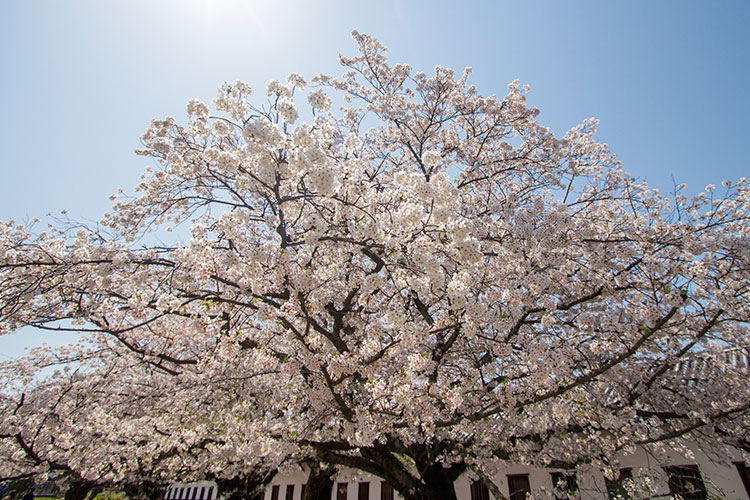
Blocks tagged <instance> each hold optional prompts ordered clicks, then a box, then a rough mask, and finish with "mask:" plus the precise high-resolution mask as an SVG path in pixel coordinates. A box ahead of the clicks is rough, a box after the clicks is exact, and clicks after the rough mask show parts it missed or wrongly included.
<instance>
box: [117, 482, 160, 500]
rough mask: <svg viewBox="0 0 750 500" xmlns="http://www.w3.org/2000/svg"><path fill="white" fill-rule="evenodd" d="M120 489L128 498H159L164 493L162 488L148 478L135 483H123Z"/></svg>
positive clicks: (158, 499) (156, 499)
mask: <svg viewBox="0 0 750 500" xmlns="http://www.w3.org/2000/svg"><path fill="white" fill-rule="evenodd" d="M122 489H123V491H124V492H125V494H126V495H127V496H128V497H129V498H146V499H148V500H160V499H161V498H162V496H163V494H164V488H163V487H162V486H161V485H159V484H157V483H155V482H153V481H149V480H143V481H140V482H137V483H125V484H123V485H122Z"/></svg>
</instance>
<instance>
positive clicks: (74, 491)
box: [64, 479, 96, 500]
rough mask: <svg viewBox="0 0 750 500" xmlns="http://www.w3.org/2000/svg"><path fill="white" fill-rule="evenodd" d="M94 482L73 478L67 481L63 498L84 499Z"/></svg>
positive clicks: (67, 499)
mask: <svg viewBox="0 0 750 500" xmlns="http://www.w3.org/2000/svg"><path fill="white" fill-rule="evenodd" d="M95 486H96V483H95V482H93V481H86V480H85V479H73V480H71V481H70V482H68V489H67V491H66V492H65V497H64V498H65V500H84V499H85V498H86V495H88V494H89V492H90V491H91V490H93V489H94V487H95Z"/></svg>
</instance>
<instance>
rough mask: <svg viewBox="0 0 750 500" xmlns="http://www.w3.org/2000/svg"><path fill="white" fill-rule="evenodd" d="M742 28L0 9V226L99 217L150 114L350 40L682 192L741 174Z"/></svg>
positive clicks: (671, 21) (300, 0)
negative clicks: (585, 135) (522, 111)
mask: <svg viewBox="0 0 750 500" xmlns="http://www.w3.org/2000/svg"><path fill="white" fill-rule="evenodd" d="M748 24H750V2H747V1H721V2H690V1H659V2H654V1H627V2H625V1H622V2H601V1H576V0H572V1H567V2H563V1H527V2H518V1H514V2H509V1H507V2H506V1H495V2H471V1H466V2H456V1H437V0H433V1H417V0H413V1H407V0H379V1H377V2H368V3H365V2H356V1H333V0H331V1H327V0H319V1H310V0H275V1H267V0H213V1H211V0H181V1H180V0H130V1H118V0H107V1H100V0H92V1H75V0H68V1H65V2H62V1H51V0H50V1H42V0H29V1H24V2H13V1H10V0H7V1H3V2H0V70H1V71H2V77H1V78H0V95H2V96H4V102H3V109H4V110H5V113H6V117H5V119H4V120H2V121H0V128H1V129H2V130H1V131H0V151H2V156H0V158H1V160H0V161H1V163H0V168H1V169H2V177H0V219H3V220H4V219H11V218H13V219H16V220H24V219H26V218H30V217H34V216H43V215H44V214H46V213H48V212H52V213H58V212H60V211H61V210H63V209H64V210H67V211H68V213H69V214H70V215H71V216H72V217H75V218H78V219H87V220H90V221H96V220H99V219H100V218H101V215H102V214H103V213H104V211H106V210H107V209H108V208H109V206H110V205H111V202H110V200H109V198H108V196H109V195H110V194H112V193H114V192H115V191H116V190H117V188H119V187H122V188H123V189H125V190H126V191H129V192H132V191H133V188H134V186H135V185H136V184H137V183H138V181H139V175H140V173H141V172H142V170H143V168H144V166H145V165H147V160H145V159H144V158H141V157H136V156H135V155H134V154H133V149H135V148H137V147H138V146H139V137H140V135H141V134H142V133H143V131H144V130H145V129H146V127H147V126H148V123H149V121H150V120H151V119H152V118H157V117H163V116H165V115H172V116H175V117H176V118H177V119H178V120H181V121H183V120H184V118H185V104H186V102H187V101H188V100H189V99H191V98H193V97H199V98H201V99H203V100H205V101H210V100H211V99H212V98H213V97H214V93H215V89H216V87H218V86H219V85H220V84H221V83H223V82H224V81H234V80H238V79H241V80H244V81H247V82H248V83H250V84H251V85H252V86H253V88H254V89H256V90H257V91H259V92H258V93H259V94H263V89H264V88H265V85H266V84H267V83H268V81H269V80H271V79H273V78H277V79H282V78H284V77H285V76H286V75H287V74H289V73H291V72H299V73H301V74H303V75H304V76H306V77H311V76H313V75H315V74H317V73H319V72H326V73H332V74H337V73H338V72H339V69H338V64H337V56H338V54H340V53H342V54H353V53H354V51H355V46H354V43H353V42H352V41H351V38H350V35H349V33H350V32H351V30H352V29H357V30H359V31H361V32H364V33H369V34H372V35H374V36H376V37H377V38H378V39H379V40H380V41H381V42H382V43H384V44H385V45H386V46H387V47H388V48H389V53H390V59H391V61H392V62H394V63H395V62H404V63H408V64H410V65H411V66H412V68H414V69H415V70H424V71H426V72H429V71H430V70H431V69H432V68H433V67H434V66H435V65H437V64H440V65H442V66H446V67H453V68H454V69H456V70H462V69H463V68H464V67H465V66H471V67H472V68H473V77H472V80H471V81H472V82H473V84H474V85H476V86H477V88H478V90H479V91H480V93H482V94H497V95H504V92H505V89H506V84H507V83H508V82H510V81H512V80H514V79H515V78H520V79H521V81H522V82H523V83H527V84H529V85H531V87H532V93H531V95H530V96H529V101H530V103H531V104H532V105H534V106H536V107H538V108H539V109H540V110H541V114H540V116H539V121H540V122H541V123H542V124H544V125H547V126H550V127H551V128H552V129H553V130H554V131H555V132H556V133H557V134H559V135H561V134H562V133H564V131H565V130H567V129H568V128H570V127H572V126H574V125H576V124H577V123H579V122H580V121H581V120H583V119H584V118H588V117H592V116H593V117H596V118H599V119H600V120H601V125H600V128H599V137H600V139H601V140H602V141H603V142H607V143H608V144H609V145H610V147H611V149H612V150H613V151H614V152H615V153H617V154H618V156H619V157H620V159H621V160H622V161H623V164H624V168H625V169H626V170H628V171H630V172H631V173H633V174H635V175H637V176H638V177H640V178H643V179H646V180H647V181H648V182H649V184H651V185H652V186H655V187H659V188H660V189H662V190H663V191H665V190H669V189H670V188H671V187H672V178H674V179H675V181H676V182H677V183H682V182H685V183H687V184H688V186H689V190H690V192H693V193H695V192H699V191H701V190H702V189H703V187H704V186H705V185H706V184H708V183H715V184H717V185H718V184H719V183H720V182H721V181H722V180H723V179H735V180H736V179H738V178H739V177H742V176H750V160H748V154H747V152H746V149H747V148H748V145H750V140H748V138H750V121H749V119H748V117H749V116H750V93H748V89H750V63H749V62H748V60H749V59H750V58H749V56H748V54H750V35H749V34H748V28H747V26H748ZM0 340H1V339H0ZM23 342H25V341H21V340H19V339H14V340H13V342H10V340H6V341H4V342H0V352H4V353H5V354H4V355H5V356H13V355H16V350H17V349H18V346H20V344H22V343H23ZM11 344H12V345H11ZM4 346H8V347H7V348H6V347H4Z"/></svg>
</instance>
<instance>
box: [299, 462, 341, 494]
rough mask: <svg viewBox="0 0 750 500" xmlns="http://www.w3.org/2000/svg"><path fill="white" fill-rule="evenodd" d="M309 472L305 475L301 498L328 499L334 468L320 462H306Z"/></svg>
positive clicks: (332, 482)
mask: <svg viewBox="0 0 750 500" xmlns="http://www.w3.org/2000/svg"><path fill="white" fill-rule="evenodd" d="M306 465H307V466H308V467H309V468H310V474H309V475H308V477H307V484H306V486H305V493H304V495H303V496H302V500H330V499H331V489H332V488H333V484H334V476H335V475H336V469H335V468H334V467H333V466H330V465H323V464H321V463H320V462H308V463H307V464H306Z"/></svg>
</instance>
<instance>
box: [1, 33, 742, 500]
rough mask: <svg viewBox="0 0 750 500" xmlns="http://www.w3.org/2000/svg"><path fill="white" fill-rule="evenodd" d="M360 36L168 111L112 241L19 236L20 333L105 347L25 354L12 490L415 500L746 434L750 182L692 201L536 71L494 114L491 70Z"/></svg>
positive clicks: (83, 235)
mask: <svg viewBox="0 0 750 500" xmlns="http://www.w3.org/2000/svg"><path fill="white" fill-rule="evenodd" d="M354 39H355V41H356V42H357V44H358V47H359V53H358V55H356V56H354V57H341V58H340V61H341V64H342V65H343V67H344V68H345V72H344V74H343V75H342V76H341V77H338V78H335V77H331V76H328V75H318V76H316V77H315V78H312V79H311V81H310V82H309V84H308V83H307V82H306V81H305V80H304V79H303V78H302V77H301V76H300V75H297V74H292V75H290V76H289V77H288V78H287V79H286V81H285V82H283V83H282V82H276V81H273V82H271V83H270V84H269V85H268V86H267V88H266V94H267V99H263V96H261V97H255V96H253V95H252V92H251V88H250V86H249V85H248V84H245V83H242V82H237V83H227V84H224V85H222V86H221V87H220V89H219V94H218V97H217V98H216V99H215V100H214V101H213V109H214V110H213V111H212V110H211V108H210V107H209V105H207V104H205V103H203V102H200V101H198V100H192V101H190V102H189V103H188V106H187V113H188V121H187V123H185V124H180V123H179V122H178V121H177V120H176V119H174V118H172V117H167V118H164V119H160V120H154V121H152V123H151V126H150V127H149V129H148V130H147V132H146V133H145V134H144V135H143V138H142V141H143V148H142V150H139V151H138V154H141V155H143V156H146V157H148V158H151V159H152V160H153V167H151V168H149V169H148V170H147V171H146V173H145V174H144V175H143V182H142V183H141V184H140V185H139V186H138V188H137V195H136V196H134V197H126V196H124V195H121V196H119V198H118V201H117V202H116V204H115V206H114V207H113V209H112V211H111V212H110V213H108V214H106V215H105V216H104V219H103V221H102V222H101V225H100V226H99V227H97V228H86V227H83V226H76V227H71V226H66V225H61V226H60V227H57V228H53V229H51V230H50V231H48V232H43V233H39V234H37V233H34V231H33V230H32V228H29V227H25V226H23V225H20V224H17V223H14V222H8V223H3V224H2V225H1V226H0V332H1V333H12V332H14V331H16V330H17V329H19V328H21V327H27V326H32V327H36V328H41V329H53V330H55V329H59V330H67V329H70V330H74V331H78V332H83V333H84V337H83V340H82V341H81V342H79V343H78V344H77V345H76V346H73V347H69V348H66V349H64V350H63V351H61V352H56V351H55V352H53V351H51V350H37V351H34V352H32V353H31V354H30V355H29V356H28V357H27V358H24V359H22V360H20V361H18V362H16V363H5V365H4V369H5V370H6V373H8V374H9V375H8V376H7V377H6V384H5V387H4V389H3V401H4V408H3V417H2V428H1V429H0V437H2V438H3V440H2V444H1V446H2V449H1V451H2V452H3V454H4V455H5V456H12V457H15V458H14V460H13V461H8V462H3V465H2V466H0V467H3V468H4V469H3V471H4V473H5V474H6V475H11V473H12V472H13V471H11V470H10V469H9V468H10V467H16V468H18V470H34V471H38V470H45V469H48V468H55V467H57V466H59V467H67V468H70V469H71V470H73V471H75V472H76V473H77V474H79V475H81V476H82V477H95V476H106V477H110V478H112V479H113V480H121V479H123V478H126V477H130V476H132V475H136V476H137V475H138V474H148V475H157V476H158V475H159V474H161V475H162V476H163V477H167V476H170V475H171V476H172V477H175V476H177V475H183V476H185V477H187V476H189V475H193V476H195V477H198V476H200V475H213V476H215V477H235V476H242V475H243V474H250V473H252V474H256V473H258V471H272V470H275V469H277V468H278V467H281V466H284V464H288V463H290V462H304V461H309V460H312V461H315V462H316V463H323V464H333V465H340V466H350V467H354V468H356V469H360V470H364V471H368V472H372V473H374V474H377V475H379V476H381V477H383V478H385V479H387V480H389V481H390V482H391V483H392V484H393V486H394V487H395V488H396V489H397V490H398V491H399V492H401V494H402V495H403V496H404V497H405V498H406V499H408V500H412V499H417V498H454V497H455V493H454V492H453V488H452V482H453V480H454V479H455V478H456V477H458V476H459V475H460V474H462V473H464V472H465V471H467V470H469V469H472V470H475V471H477V473H479V474H482V475H483V476H482V477H489V475H490V473H491V471H492V470H493V469H492V468H493V467H495V466H496V465H498V464H502V463H506V462H508V461H521V462H524V463H532V464H537V465H542V466H547V465H556V466H569V467H572V466H575V465H577V464H582V463H594V464H600V465H606V464H610V463H614V461H615V460H616V457H617V455H618V453H620V452H622V451H627V450H630V449H632V448H633V447H635V446H647V447H655V446H659V445H660V444H663V443H669V445H670V446H676V445H679V443H681V442H682V441H684V440H685V439H690V440H694V439H699V438H707V439H712V440H716V441H717V442H719V441H721V442H723V443H727V444H730V445H735V446H738V445H739V446H742V445H743V442H742V440H743V439H745V436H747V435H748V431H749V430H750V428H749V427H750V424H749V423H748V422H750V421H749V420H748V416H749V415H750V413H749V412H748V410H749V407H750V387H748V384H747V378H746V377H747V373H746V369H743V368H742V367H740V366H739V365H738V364H737V363H733V362H732V360H733V359H735V357H733V356H734V354H737V355H741V356H745V355H747V353H748V350H749V349H750V335H748V319H750V309H749V308H748V306H749V304H750V299H749V297H748V287H749V286H750V261H749V258H750V239H749V234H750V233H749V230H750V224H749V223H748V221H749V217H750V188H749V187H748V181H747V179H741V180H739V181H738V182H736V183H735V182H731V181H724V183H723V184H722V185H721V187H719V188H717V187H715V186H708V187H707V188H706V191H705V192H704V193H702V194H700V195H699V196H697V197H694V198H688V197H686V196H685V195H684V194H683V192H684V187H683V186H677V187H675V189H674V191H673V193H671V194H670V195H663V194H661V193H660V192H659V191H658V190H656V189H652V188H650V187H649V186H647V185H646V184H645V183H641V182H638V181H637V180H636V179H634V178H633V177H631V176H630V175H628V174H627V173H625V172H624V171H623V170H622V168H621V166H620V164H619V162H618V161H617V159H616V158H615V155H614V154H612V153H611V152H610V151H609V150H608V148H607V146H606V145H604V144H601V143H599V142H597V141H596V139H595V137H594V133H595V130H596V121H594V120H589V121H586V122H584V123H583V124H581V125H579V126H577V127H575V128H573V129H571V130H570V131H569V132H567V133H566V134H565V135H564V136H562V137H560V138H557V137H555V136H554V134H553V133H552V132H551V131H550V130H549V129H548V128H546V127H544V126H543V125H541V124H539V123H538V122H537V115H538V111H537V110H536V109H533V108H530V107H528V106H527V104H526V97H525V96H526V94H527V93H528V91H529V90H528V87H525V86H521V85H520V83H519V82H517V81H516V82H513V83H511V84H510V85H509V86H508V93H507V95H506V96H505V97H502V98H497V97H495V96H490V97H482V96H480V95H478V94H477V92H476V90H475V89H474V88H473V87H472V86H470V85H469V84H468V82H467V79H468V76H469V71H468V70H467V71H465V72H464V73H463V74H462V75H461V76H460V77H457V76H456V75H455V74H454V72H453V71H452V70H449V69H445V68H441V67H437V68H435V71H434V74H433V75H430V76H428V75H426V74H425V73H422V72H414V71H412V69H411V68H410V67H409V66H407V65H404V64H396V65H389V64H388V62H387V59H386V49H385V48H384V47H383V46H382V45H380V44H379V43H378V42H377V41H376V40H375V39H373V38H372V37H370V36H367V35H363V34H359V33H357V32H354ZM305 97H306V99H305ZM298 107H299V108H298ZM301 114H302V115H303V116H308V117H309V120H308V122H303V121H302V118H301V117H300V115H301ZM686 147H687V145H686ZM188 225H189V226H190V229H189V235H188V237H187V238H185V239H186V240H189V241H186V242H184V243H181V242H180V240H181V239H180V238H179V237H176V238H174V239H175V241H177V242H176V243H173V244H164V243H158V244H151V243H149V242H150V241H153V240H155V239H156V238H155V236H153V235H149V233H154V234H155V235H158V236H159V238H161V240H162V241H163V240H164V239H165V238H166V237H167V235H169V234H170V231H171V230H172V228H175V231H174V232H173V233H171V234H183V233H184V231H186V228H187V226H188ZM727 353H728V354H727ZM687 360H699V361H700V362H701V363H702V366H703V369H702V370H701V371H700V372H699V373H697V372H696V374H695V375H694V377H693V379H692V380H691V381H690V384H687V383H686V380H685V374H684V372H683V371H682V370H680V369H679V368H680V366H682V363H684V362H686V361H687ZM51 364H62V365H63V366H66V368H65V369H63V370H61V371H59V372H58V373H57V374H55V375H53V376H50V377H46V378H43V377H40V376H38V375H35V373H36V370H37V369H38V368H40V367H42V366H48V365H51ZM25 408H32V410H30V411H29V412H26V413H25V411H26V410H25ZM39 408H43V411H41V410H39ZM744 444H746V443H744ZM34 457H36V458H34ZM310 489H311V490H312V488H310Z"/></svg>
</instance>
